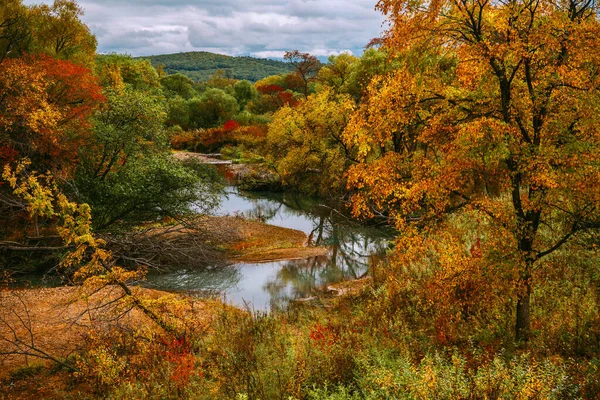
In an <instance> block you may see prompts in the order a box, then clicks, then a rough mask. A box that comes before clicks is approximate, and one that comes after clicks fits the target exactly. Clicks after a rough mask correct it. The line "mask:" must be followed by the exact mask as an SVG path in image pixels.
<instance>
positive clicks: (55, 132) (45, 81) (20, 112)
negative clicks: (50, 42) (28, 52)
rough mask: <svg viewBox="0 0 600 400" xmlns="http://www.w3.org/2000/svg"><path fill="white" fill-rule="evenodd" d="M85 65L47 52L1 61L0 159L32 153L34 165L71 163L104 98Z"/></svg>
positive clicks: (56, 166)
mask: <svg viewBox="0 0 600 400" xmlns="http://www.w3.org/2000/svg"><path fill="white" fill-rule="evenodd" d="M103 99H104V97H103V96H102V93H101V92H100V87H99V86H98V84H97V82H96V79H95V78H94V77H93V75H92V74H91V72H90V71H89V70H88V69H87V68H85V67H82V66H79V65H76V64H73V63H72V62H69V61H62V60H56V59H53V58H50V57H47V56H41V55H40V56H27V57H23V58H18V59H7V60H5V61H4V62H3V63H1V64H0V132H2V135H1V136H0V147H2V148H3V149H5V150H4V151H3V154H1V155H0V161H2V162H10V161H13V160H14V159H15V158H16V157H29V158H30V159H31V160H32V161H33V162H34V163H35V164H36V168H41V169H52V170H59V169H69V167H70V166H72V165H73V161H74V160H75V159H77V151H78V147H79V146H80V145H81V144H82V142H83V141H84V140H85V137H86V136H87V133H88V129H89V127H90V124H89V123H88V117H89V116H90V115H91V113H92V110H93V109H94V107H96V106H97V105H98V104H99V103H101V102H102V101H103Z"/></svg>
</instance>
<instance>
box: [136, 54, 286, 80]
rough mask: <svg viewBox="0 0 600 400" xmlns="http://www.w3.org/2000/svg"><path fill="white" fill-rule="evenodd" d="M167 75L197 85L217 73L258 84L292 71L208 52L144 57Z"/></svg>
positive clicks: (281, 64)
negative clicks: (273, 76) (220, 72)
mask: <svg viewBox="0 0 600 400" xmlns="http://www.w3.org/2000/svg"><path fill="white" fill-rule="evenodd" d="M143 58H146V59H148V60H150V62H151V63H152V65H153V66H154V67H156V68H158V67H162V68H163V69H164V71H165V72H167V73H168V74H176V73H181V74H183V75H186V76H188V77H189V78H191V79H193V80H194V81H197V82H203V81H206V80H208V79H209V78H210V77H211V75H213V74H214V73H215V72H217V71H218V70H222V71H224V72H225V74H226V75H227V76H228V77H231V78H234V79H240V80H241V79H245V80H249V81H251V82H256V81H258V80H260V79H263V78H265V77H267V76H271V75H279V74H287V73H288V72H290V70H291V69H292V68H293V67H292V66H291V65H289V64H287V63H284V62H282V61H276V60H268V59H262V58H252V57H231V56H226V55H222V54H215V53H209V52H204V51H201V52H188V53H177V54H163V55H158V56H148V57H143Z"/></svg>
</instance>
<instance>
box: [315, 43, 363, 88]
mask: <svg viewBox="0 0 600 400" xmlns="http://www.w3.org/2000/svg"><path fill="white" fill-rule="evenodd" d="M328 61H329V62H328V63H327V64H326V65H324V66H323V67H322V68H321V69H320V70H319V73H318V75H317V80H318V81H319V82H321V83H323V84H325V85H327V86H330V87H332V88H334V89H335V90H336V91H338V92H340V93H349V90H348V85H349V83H350V82H351V77H352V71H353V70H354V68H355V65H356V63H357V62H358V58H357V57H355V56H353V55H351V54H348V53H342V54H340V55H337V56H330V57H329V59H328Z"/></svg>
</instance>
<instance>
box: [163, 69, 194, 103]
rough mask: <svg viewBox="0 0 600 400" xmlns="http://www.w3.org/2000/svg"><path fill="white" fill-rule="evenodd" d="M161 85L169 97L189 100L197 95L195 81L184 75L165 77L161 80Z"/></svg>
mask: <svg viewBox="0 0 600 400" xmlns="http://www.w3.org/2000/svg"><path fill="white" fill-rule="evenodd" d="M160 85H161V86H162V88H163V91H164V93H165V95H166V96H167V97H173V96H180V97H182V98H184V99H186V100H189V99H191V98H192V97H194V96H196V95H197V92H196V90H195V89H194V81H192V80H191V79H190V78H188V77H187V76H185V75H183V74H173V75H167V76H164V77H162V78H160Z"/></svg>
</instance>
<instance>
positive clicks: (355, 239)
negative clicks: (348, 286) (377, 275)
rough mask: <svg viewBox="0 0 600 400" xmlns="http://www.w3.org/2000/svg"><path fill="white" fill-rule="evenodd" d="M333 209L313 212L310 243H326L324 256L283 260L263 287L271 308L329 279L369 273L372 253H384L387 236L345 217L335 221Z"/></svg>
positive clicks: (303, 295)
mask: <svg viewBox="0 0 600 400" xmlns="http://www.w3.org/2000/svg"><path fill="white" fill-rule="evenodd" d="M334 215H335V213H330V214H329V215H327V216H325V215H323V214H321V215H319V216H313V218H312V221H313V226H314V228H313V230H312V231H311V232H310V234H309V240H310V241H309V243H310V245H314V246H326V247H329V252H328V255H327V256H322V257H314V258H309V259H305V260H291V261H287V262H285V263H284V264H283V265H282V267H281V269H280V270H279V272H278V273H277V275H276V276H275V277H274V279H272V280H269V281H268V282H266V284H265V286H264V288H265V290H266V291H268V292H269V294H270V296H271V308H285V306H286V305H287V303H288V302H289V301H290V300H294V299H299V298H306V297H310V296H312V295H313V294H315V291H316V290H318V289H320V288H322V287H324V286H327V285H329V284H332V283H336V282H341V281H344V280H352V279H360V278H363V277H365V276H367V275H368V273H369V267H370V265H369V264H370V260H371V256H372V255H374V254H375V255H383V254H385V252H386V249H387V243H388V240H386V236H387V235H384V234H383V232H382V231H379V230H376V231H373V230H368V229H365V228H361V227H359V226H357V225H356V224H351V223H349V222H348V221H340V220H339V218H338V220H337V221H336V220H335V219H334Z"/></svg>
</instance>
